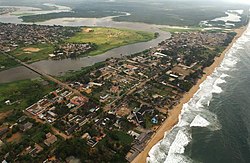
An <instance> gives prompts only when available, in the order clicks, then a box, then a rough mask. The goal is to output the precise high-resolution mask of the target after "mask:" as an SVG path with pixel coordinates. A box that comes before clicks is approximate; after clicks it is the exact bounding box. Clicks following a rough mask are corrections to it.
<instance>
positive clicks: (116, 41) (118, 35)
mask: <svg viewBox="0 0 250 163" xmlns="http://www.w3.org/2000/svg"><path fill="white" fill-rule="evenodd" d="M92 29H93V30H94V31H93V32H86V31H85V30H86V28H83V30H82V32H79V33H77V34H76V35H75V36H74V37H72V38H70V39H69V40H67V42H70V43H87V42H90V43H94V44H95V45H96V50H94V51H92V52H90V53H89V55H97V54H101V53H104V52H106V51H108V50H110V49H113V48H116V47H120V46H124V45H128V44H133V43H136V42H143V41H149V40H151V39H153V38H154V33H149V32H142V31H133V30H126V29H115V28H101V27H97V28H92Z"/></svg>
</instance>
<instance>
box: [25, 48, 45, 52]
mask: <svg viewBox="0 0 250 163" xmlns="http://www.w3.org/2000/svg"><path fill="white" fill-rule="evenodd" d="M40 50H41V49H39V48H24V49H23V51H24V52H39V51H40Z"/></svg>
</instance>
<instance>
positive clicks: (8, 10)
mask: <svg viewBox="0 0 250 163" xmlns="http://www.w3.org/2000/svg"><path fill="white" fill-rule="evenodd" d="M15 11H17V9H16V8H14V7H3V8H0V15H4V14H8V13H11V12H15Z"/></svg>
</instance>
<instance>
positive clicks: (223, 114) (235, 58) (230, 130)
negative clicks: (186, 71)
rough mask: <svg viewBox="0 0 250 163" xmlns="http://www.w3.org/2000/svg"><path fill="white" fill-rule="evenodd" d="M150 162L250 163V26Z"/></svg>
mask: <svg viewBox="0 0 250 163" xmlns="http://www.w3.org/2000/svg"><path fill="white" fill-rule="evenodd" d="M147 162H149V163H163V162H165V163H186V162H187V163H189V162H190V163H192V162H194V163H196V162H197V163H198V162H204V163H250V27H248V29H247V30H246V31H245V33H244V34H243V35H242V36H241V37H240V38H239V39H238V40H237V42H236V43H235V44H234V45H233V47H232V48H231V49H230V50H229V51H228V52H227V54H226V56H225V58H224V60H223V61H222V63H221V65H220V66H219V67H217V69H216V70H215V71H214V73H213V74H212V75H210V76H209V77H208V78H207V79H206V80H205V81H204V82H203V83H202V84H201V85H200V89H199V90H198V91H197V92H196V94H195V95H194V96H193V98H192V99H191V100H190V101H189V102H188V103H186V104H184V106H183V109H182V113H181V115H180V116H179V122H178V124H177V125H176V126H175V127H174V128H173V129H172V130H170V131H168V132H166V133H165V136H164V138H163V139H162V140H161V141H160V142H158V143H157V144H156V145H155V146H154V147H153V148H152V149H151V150H150V152H149V157H148V158H147Z"/></svg>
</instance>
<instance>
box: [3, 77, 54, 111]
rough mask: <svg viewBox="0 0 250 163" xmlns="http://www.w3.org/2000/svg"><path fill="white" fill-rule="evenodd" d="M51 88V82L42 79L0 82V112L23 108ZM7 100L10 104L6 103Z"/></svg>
mask: <svg viewBox="0 0 250 163" xmlns="http://www.w3.org/2000/svg"><path fill="white" fill-rule="evenodd" d="M44 83H45V84H46V85H45V84H44ZM53 88H54V86H53V84H51V83H47V82H45V81H44V80H42V79H36V80H21V81H16V82H12V83H6V84H0V112H5V111H8V110H13V109H15V110H23V109H25V108H26V107H28V106H30V105H31V104H33V103H35V102H36V101H38V100H39V99H40V98H42V97H43V96H45V95H46V94H47V93H49V92H50V91H52V90H53ZM7 100H10V101H11V103H12V104H11V105H6V104H5V101H7Z"/></svg>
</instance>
